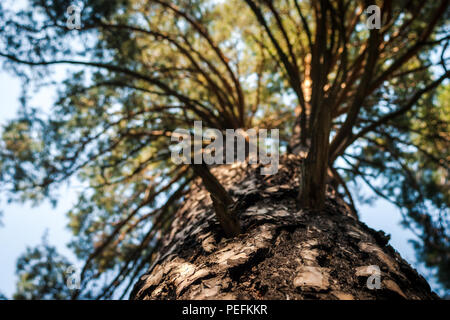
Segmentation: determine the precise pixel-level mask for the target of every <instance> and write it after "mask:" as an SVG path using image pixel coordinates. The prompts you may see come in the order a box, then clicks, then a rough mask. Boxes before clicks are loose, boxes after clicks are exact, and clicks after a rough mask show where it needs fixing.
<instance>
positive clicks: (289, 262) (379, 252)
mask: <svg viewBox="0 0 450 320" xmlns="http://www.w3.org/2000/svg"><path fill="white" fill-rule="evenodd" d="M301 161H302V160H301V159H300V158H299V157H296V156H293V155H289V156H283V157H281V159H280V166H279V171H278V173H277V174H275V175H271V176H262V175H260V174H259V170H260V168H259V167H258V166H256V165H255V166H251V165H247V164H245V163H240V164H239V163H238V164H234V165H224V166H220V167H216V168H213V169H212V170H211V172H212V173H213V174H214V175H215V176H216V177H217V179H218V180H219V181H220V182H221V183H222V184H223V186H224V187H225V188H226V190H228V192H229V193H230V195H231V196H232V197H233V199H234V200H235V201H236V202H237V203H236V207H235V209H236V210H237V213H238V216H239V219H240V221H241V228H242V234H240V235H239V236H238V237H235V238H226V237H225V236H224V234H223V232H222V231H221V229H220V227H219V224H218V222H217V221H216V220H215V214H214V209H213V204H212V202H211V199H210V197H209V195H208V192H207V191H206V190H205V189H204V188H203V187H202V186H201V185H200V183H199V184H197V185H196V186H193V187H192V190H191V191H190V193H189V194H188V196H187V197H186V201H185V203H184V205H183V206H182V207H181V208H180V210H179V211H178V212H177V214H176V217H175V219H174V221H173V223H172V225H171V228H170V229H169V231H168V233H167V234H166V235H165V238H164V241H163V245H162V248H161V250H160V252H159V254H158V256H157V257H156V258H155V259H154V263H153V265H152V266H151V267H150V269H149V270H148V272H147V273H146V274H145V275H143V276H142V277H141V278H140V280H139V281H138V282H137V283H136V285H135V287H134V289H133V292H132V293H131V297H130V298H131V299H392V298H399V299H436V298H437V296H436V295H435V294H434V293H433V292H432V291H431V290H430V287H429V285H428V283H427V282H426V281H425V279H424V278H423V277H422V276H420V275H419V274H418V273H417V272H416V271H415V270H414V269H413V268H412V267H411V266H410V265H409V264H408V263H407V262H406V261H404V260H403V259H402V258H401V257H400V255H399V254H398V253H397V252H396V251H395V250H394V249H393V248H392V247H391V246H389V245H387V242H388V237H386V236H385V235H384V233H382V232H376V231H374V230H372V229H370V228H368V227H367V226H366V225H365V224H363V223H361V222H360V221H358V218H357V217H356V215H355V214H354V213H352V211H351V210H350V208H349V206H348V205H347V204H346V203H345V202H344V201H342V200H341V198H340V197H339V196H338V195H337V194H336V193H335V192H334V191H333V190H331V189H330V188H328V190H327V199H326V205H325V208H324V209H323V210H321V211H319V212H317V211H315V212H313V211H309V210H302V209H300V210H298V209H297V207H296V197H297V190H298V186H299V178H298V177H299V176H300V172H299V171H300V168H301ZM377 268H379V269H377ZM378 280H379V281H378Z"/></svg>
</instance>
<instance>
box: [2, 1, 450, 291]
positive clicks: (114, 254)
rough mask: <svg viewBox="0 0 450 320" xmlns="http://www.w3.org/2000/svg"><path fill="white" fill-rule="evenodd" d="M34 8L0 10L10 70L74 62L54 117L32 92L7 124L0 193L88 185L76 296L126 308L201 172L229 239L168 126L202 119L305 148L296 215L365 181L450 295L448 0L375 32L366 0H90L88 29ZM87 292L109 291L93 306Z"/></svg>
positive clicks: (410, 9) (400, 9)
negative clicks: (177, 156) (267, 133)
mask: <svg viewBox="0 0 450 320" xmlns="http://www.w3.org/2000/svg"><path fill="white" fill-rule="evenodd" d="M29 3H30V5H29V6H28V7H26V8H25V9H23V10H19V11H17V10H12V9H9V8H10V7H9V6H7V4H2V5H1V7H0V17H1V19H0V21H1V22H0V25H1V30H2V31H1V33H0V37H1V40H2V41H1V45H0V56H2V57H4V58H5V59H4V60H3V61H4V65H5V67H6V68H8V69H10V70H13V71H14V72H16V73H17V74H18V75H20V76H21V77H23V79H24V88H26V86H27V85H29V84H30V83H32V82H31V81H33V83H38V84H45V80H46V79H47V76H48V75H49V74H50V73H51V70H52V66H53V65H56V64H65V65H70V66H71V67H70V68H68V70H70V71H69V72H70V73H69V74H68V76H67V78H66V80H65V81H64V82H62V83H58V84H57V86H58V92H59V98H58V100H57V101H56V102H55V105H54V108H53V110H52V114H51V115H44V114H42V112H40V111H39V109H38V108H33V107H31V106H29V105H28V104H27V103H26V100H27V99H26V98H27V94H26V92H25V93H24V96H23V102H24V107H23V109H22V110H21V113H20V114H19V115H18V117H17V119H15V120H13V121H10V122H9V123H8V124H6V125H5V126H4V127H3V132H2V140H1V142H0V144H1V154H0V168H1V171H0V182H1V186H2V195H3V196H5V197H7V198H8V199H9V200H13V201H14V200H15V201H26V200H31V201H34V202H36V203H38V202H39V201H41V200H42V199H44V198H50V199H52V200H55V199H57V191H58V186H59V185H60V184H61V183H63V182H65V181H68V180H69V179H70V178H71V177H77V179H78V180H80V181H81V182H82V183H83V185H84V186H86V188H85V191H84V192H82V193H81V194H80V196H79V202H78V204H77V205H76V206H75V207H74V208H73V209H72V210H71V211H70V212H69V213H68V216H69V218H70V228H71V229H72V230H73V233H74V238H73V241H72V242H71V244H70V246H71V248H72V249H73V250H74V252H75V254H76V256H77V258H78V259H79V260H81V261H84V267H83V269H82V271H81V278H82V283H81V287H82V289H81V290H80V291H77V292H75V294H74V295H73V297H83V296H86V297H87V296H95V297H97V298H108V297H111V296H112V295H113V294H114V292H117V291H118V290H119V289H118V288H120V293H121V294H122V295H121V296H122V297H125V296H126V294H127V293H128V292H129V291H130V289H131V287H132V285H133V284H134V283H135V281H136V279H137V276H138V275H139V274H140V273H142V272H143V270H145V269H146V268H147V267H148V266H149V265H150V264H151V261H152V258H153V257H154V255H155V252H156V251H157V250H158V248H159V245H160V243H161V239H162V236H163V235H164V234H165V233H166V232H167V230H168V229H169V226H170V223H171V220H172V219H173V217H174V213H175V212H176V211H177V209H178V208H179V206H180V204H181V203H183V201H184V200H185V195H186V193H187V192H188V190H189V189H190V188H191V186H192V181H193V179H194V177H195V176H197V175H199V176H200V177H201V178H202V180H203V182H204V184H205V186H206V187H207V189H208V191H210V193H211V196H212V198H213V199H216V200H215V201H216V202H215V204H214V207H215V209H216V213H217V216H218V219H219V221H220V222H221V224H222V227H223V228H226V227H225V226H226V223H225V221H223V219H221V218H220V217H221V215H220V214H218V213H219V212H221V210H222V211H225V215H223V216H225V217H228V216H231V217H232V216H233V215H234V212H233V210H232V209H229V205H230V203H229V201H228V200H225V198H228V197H227V196H226V195H224V194H223V188H222V189H221V188H220V186H221V182H220V181H218V180H217V179H216V178H215V177H214V175H211V173H210V172H209V169H208V168H207V167H205V166H203V167H202V168H200V169H199V168H198V167H197V168H195V167H190V166H188V165H175V164H174V163H173V162H171V160H170V137H171V135H172V132H173V130H175V129H176V128H186V129H190V128H191V127H192V125H193V121H194V120H202V121H203V123H204V126H208V127H211V128H216V129H219V130H222V131H224V130H225V129H238V128H243V129H248V128H252V127H256V128H267V129H270V128H280V129H281V134H280V138H281V144H282V147H283V148H284V150H286V152H288V153H297V154H301V155H304V156H306V154H307V157H306V160H305V161H303V162H302V163H301V165H302V170H300V175H301V176H302V178H301V179H300V181H301V186H299V188H298V190H297V193H298V196H297V198H298V200H297V205H298V207H299V208H305V209H306V208H309V209H312V210H316V211H320V210H321V209H323V208H324V205H325V187H326V184H327V183H329V184H331V185H333V186H334V187H335V188H337V189H338V190H339V191H340V192H341V193H342V195H343V197H345V198H346V199H347V201H348V202H349V203H350V204H351V206H352V207H355V203H354V200H353V196H352V195H354V194H355V190H357V188H359V186H360V185H361V184H367V185H368V186H369V187H370V188H371V189H372V190H373V191H374V192H375V193H376V194H377V196H379V197H383V198H385V199H387V200H389V201H391V202H393V203H395V204H396V205H397V206H398V207H399V208H400V209H401V210H402V213H403V217H404V223H405V225H407V226H409V227H411V228H412V229H413V230H414V231H415V232H417V233H418V235H419V236H420V239H421V240H422V241H421V242H420V243H419V242H417V243H416V247H417V250H418V253H419V254H420V256H421V257H422V258H423V259H424V260H425V261H426V263H427V264H428V265H429V266H433V267H438V270H439V271H438V277H439V280H440V281H441V282H442V284H443V285H444V286H446V287H447V288H448V287H449V286H450V282H449V274H450V271H449V269H450V266H449V261H450V260H449V259H450V252H449V226H448V223H449V220H448V206H449V202H450V199H449V196H448V194H450V193H449V192H448V161H449V153H448V152H449V144H448V142H449V137H448V127H447V124H448V114H449V105H448V98H446V97H448V90H449V89H448V82H447V83H446V84H443V83H444V80H446V79H447V78H448V76H449V71H448V70H447V66H448V62H447V61H448V50H447V48H448V42H449V40H450V39H449V30H448V27H449V26H448V23H446V22H447V21H448V18H449V10H448V4H449V3H448V1H447V0H440V1H434V2H424V1H414V0H411V1H410V0H405V1H388V0H386V1H376V4H377V5H379V7H380V8H381V29H379V30H378V29H372V30H369V29H368V28H367V26H366V24H365V19H366V16H367V15H366V14H365V11H364V10H365V9H366V8H367V7H368V6H369V5H371V4H373V2H370V1H345V0H339V1H327V0H321V1H297V0H283V1H281V0H280V1H269V0H267V1H266V0H262V1H252V0H246V1H226V2H221V1H159V0H155V1H145V2H140V1H133V0H113V1H99V0H95V1H93V0H85V1H79V2H77V4H78V5H79V6H80V8H82V12H81V28H80V29H79V30H77V29H75V30H69V29H68V28H67V24H66V22H67V18H68V17H67V11H66V10H67V8H68V7H69V5H71V4H73V3H72V2H71V1H65V0H57V1H45V0H34V1H30V2H29ZM30 66H31V68H29V67H30ZM437 89H439V90H437ZM208 186H209V187H208ZM217 190H220V191H217ZM231 201H233V199H231ZM234 220H235V221H236V217H234ZM231 233H232V232H231ZM93 281H97V282H99V283H106V284H105V285H102V287H101V289H99V290H98V292H96V293H95V294H94V293H93V292H91V290H89V289H88V288H87V283H91V282H93ZM104 281H106V282H104Z"/></svg>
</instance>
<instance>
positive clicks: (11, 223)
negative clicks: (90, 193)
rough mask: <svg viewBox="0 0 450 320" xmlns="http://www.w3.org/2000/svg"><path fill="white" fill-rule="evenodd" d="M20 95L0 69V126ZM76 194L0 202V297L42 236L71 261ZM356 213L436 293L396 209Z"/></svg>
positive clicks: (36, 98)
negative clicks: (33, 203) (68, 214)
mask: <svg viewBox="0 0 450 320" xmlns="http://www.w3.org/2000/svg"><path fill="white" fill-rule="evenodd" d="M58 68H60V69H59V70H56V71H57V73H59V75H60V76H61V75H62V74H64V71H65V69H64V67H63V66H61V67H58ZM20 93H21V82H20V80H19V79H17V78H16V77H14V76H13V75H11V74H9V73H7V72H5V71H3V70H1V69H0V127H1V126H2V125H4V124H5V123H6V121H7V120H10V119H13V118H14V116H15V114H16V112H17V110H18V108H19V105H20V104H19V95H20ZM55 96H56V95H55V92H54V90H53V89H51V88H43V89H41V90H40V91H39V92H37V93H36V94H35V95H33V98H32V100H31V104H32V105H33V106H39V107H40V108H42V109H43V110H45V111H49V109H50V106H51V104H52V102H53V101H54V99H53V98H54V97H55ZM0 131H1V130H0ZM77 192H78V191H77V190H76V189H74V187H69V186H67V187H65V188H63V189H62V190H61V192H60V195H61V197H60V198H61V199H60V200H59V202H58V205H57V207H56V208H53V207H52V206H51V205H50V204H49V203H48V202H44V203H43V204H42V205H39V206H38V207H34V208H33V207H31V206H30V205H29V204H24V205H21V204H6V203H5V202H4V201H3V202H0V211H3V217H1V218H0V221H1V222H2V224H3V226H1V227H0V293H3V294H4V295H5V296H6V297H8V298H11V296H12V294H13V293H14V291H15V284H16V282H17V280H18V279H17V277H16V275H15V266H16V260H17V258H18V257H19V256H20V255H21V254H22V253H24V252H25V249H26V247H34V246H36V245H38V244H40V243H41V238H42V236H43V235H44V233H45V232H46V231H47V232H48V241H49V243H50V244H51V245H53V246H55V247H56V248H57V249H58V251H59V252H60V253H61V254H63V255H65V256H66V257H68V258H69V260H71V261H74V260H75V259H74V255H73V254H72V252H71V251H70V250H69V249H68V248H67V247H66V245H67V243H68V242H69V241H70V239H71V233H70V231H69V230H68V229H67V228H66V225H67V223H68V219H67V218H66V215H65V213H66V212H67V211H68V210H69V209H70V208H71V207H72V205H73V204H74V203H75V201H76V199H77ZM0 196H1V195H0ZM0 198H1V197H0ZM358 208H359V214H360V218H361V220H362V221H363V222H365V223H366V224H367V225H368V226H369V227H371V228H374V229H376V230H383V231H384V232H386V233H388V234H390V235H391V241H390V244H391V245H392V246H393V247H394V249H396V250H397V251H398V252H399V253H400V254H401V256H402V257H403V258H404V259H405V260H407V261H408V262H409V263H410V264H412V265H413V266H414V267H415V268H416V269H417V270H418V271H419V273H421V274H422V275H424V276H425V277H426V278H427V279H428V281H429V282H430V285H431V286H432V288H433V289H435V290H436V289H437V288H438V286H437V285H436V283H434V281H432V279H430V278H429V277H427V273H429V270H427V269H426V268H425V267H424V266H423V265H421V264H419V263H417V261H416V258H415V254H414V249H413V247H412V245H411V244H410V243H409V242H408V240H409V239H416V237H415V235H414V234H413V233H412V232H411V231H409V230H407V229H404V228H403V227H401V226H400V221H401V215H400V212H399V210H398V209H397V208H396V207H394V206H393V205H392V204H390V203H388V202H387V201H385V200H378V201H376V202H375V203H374V205H373V206H368V205H359V206H358Z"/></svg>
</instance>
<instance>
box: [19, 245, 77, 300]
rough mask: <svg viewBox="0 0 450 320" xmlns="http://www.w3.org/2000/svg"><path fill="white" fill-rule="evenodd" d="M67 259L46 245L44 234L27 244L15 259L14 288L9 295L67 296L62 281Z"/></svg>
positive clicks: (65, 279) (46, 297) (54, 297)
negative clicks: (33, 243)
mask: <svg viewBox="0 0 450 320" xmlns="http://www.w3.org/2000/svg"><path fill="white" fill-rule="evenodd" d="M70 265H71V264H70V263H69V262H68V261H67V260H66V259H65V258H64V257H62V256H61V255H60V254H58V252H57V251H56V248H55V247H53V246H51V245H49V244H48V241H47V239H46V237H45V236H44V237H43V239H42V243H41V245H39V246H38V247H36V248H27V250H26V252H25V253H24V254H23V255H22V256H20V257H19V259H18V261H17V276H18V277H19V281H18V283H17V291H16V292H15V293H14V295H13V299H19V300H24V299H26V300H43V299H55V300H60V299H70V297H71V294H72V292H71V291H70V289H69V287H68V286H67V285H66V281H67V277H68V276H70V274H67V270H69V267H70Z"/></svg>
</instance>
